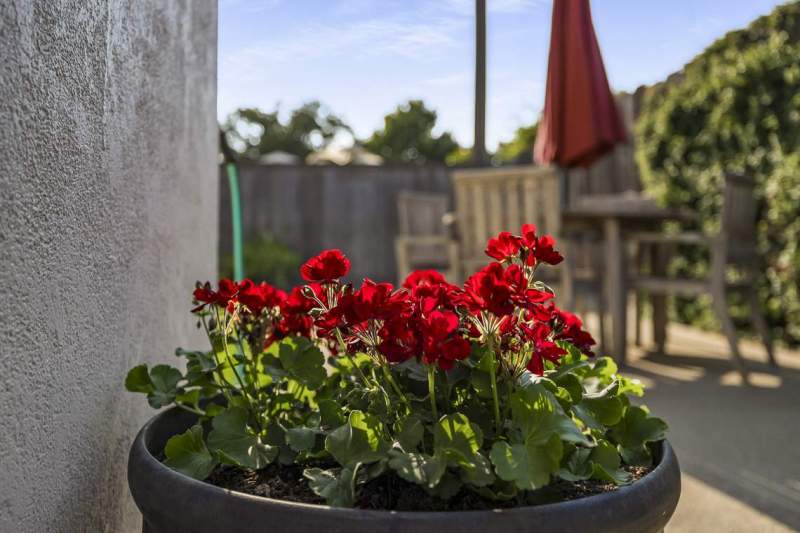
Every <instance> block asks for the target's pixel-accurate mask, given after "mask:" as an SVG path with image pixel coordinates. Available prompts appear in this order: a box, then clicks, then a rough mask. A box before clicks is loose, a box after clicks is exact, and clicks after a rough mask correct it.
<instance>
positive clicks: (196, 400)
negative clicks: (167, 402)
mask: <svg viewBox="0 0 800 533" xmlns="http://www.w3.org/2000/svg"><path fill="white" fill-rule="evenodd" d="M175 403H179V404H181V405H188V406H189V407H194V408H195V409H199V408H200V389H192V390H190V391H184V392H180V393H178V395H177V396H175Z"/></svg>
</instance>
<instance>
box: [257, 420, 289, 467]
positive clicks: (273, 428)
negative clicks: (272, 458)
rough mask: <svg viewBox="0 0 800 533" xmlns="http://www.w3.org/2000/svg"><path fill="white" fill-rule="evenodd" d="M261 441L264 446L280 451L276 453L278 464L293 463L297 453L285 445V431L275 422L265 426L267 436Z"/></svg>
mask: <svg viewBox="0 0 800 533" xmlns="http://www.w3.org/2000/svg"><path fill="white" fill-rule="evenodd" d="M263 441H264V443H265V444H267V445H269V446H273V447H275V448H277V449H278V450H280V451H279V452H278V462H279V463H280V464H282V465H290V464H293V463H294V460H295V458H296V457H297V452H296V451H294V450H293V449H292V447H291V446H289V445H288V444H286V429H285V428H284V427H283V426H282V425H280V424H279V423H278V422H276V421H275V420H273V421H272V422H270V423H269V425H268V426H267V435H266V437H264V439H263Z"/></svg>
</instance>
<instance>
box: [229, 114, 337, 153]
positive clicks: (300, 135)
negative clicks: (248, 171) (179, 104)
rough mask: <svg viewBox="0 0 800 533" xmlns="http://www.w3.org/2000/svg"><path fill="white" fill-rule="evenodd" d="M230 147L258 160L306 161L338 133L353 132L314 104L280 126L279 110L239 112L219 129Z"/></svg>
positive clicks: (292, 115)
mask: <svg viewBox="0 0 800 533" xmlns="http://www.w3.org/2000/svg"><path fill="white" fill-rule="evenodd" d="M222 129H223V131H224V132H225V135H226V137H227V140H228V142H229V144H230V146H231V147H232V148H233V149H234V150H236V151H237V152H238V153H239V154H240V155H241V156H242V157H245V158H248V159H258V158H259V157H261V156H262V155H264V154H268V153H270V152H274V151H282V152H287V153H290V154H294V155H296V156H298V157H300V158H303V159H304V158H305V157H306V156H307V155H308V154H310V153H311V152H313V151H315V150H318V149H320V148H323V147H325V146H326V145H327V144H328V143H329V142H330V141H331V140H333V138H334V137H335V136H336V135H337V134H338V133H342V132H344V133H350V134H352V130H351V129H350V127H349V126H348V125H347V124H345V123H344V122H343V121H342V119H340V118H339V117H338V116H336V115H334V114H333V113H331V112H330V111H328V110H327V109H326V108H325V107H324V106H323V105H322V104H320V103H319V102H317V101H313V102H308V103H305V104H303V105H302V106H300V107H298V108H297V109H295V110H294V111H292V113H291V115H290V117H289V119H288V121H287V122H285V123H283V122H281V120H280V117H279V116H278V110H277V109H276V110H274V111H271V112H264V111H261V110H260V109H256V108H246V109H238V110H237V111H235V112H233V113H231V115H230V116H229V117H228V119H227V120H226V121H225V124H224V125H223V126H222Z"/></svg>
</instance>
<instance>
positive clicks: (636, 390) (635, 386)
mask: <svg viewBox="0 0 800 533" xmlns="http://www.w3.org/2000/svg"><path fill="white" fill-rule="evenodd" d="M617 379H618V380H619V391H618V392H617V394H619V395H622V394H632V395H633V396H637V397H639V398H641V397H642V396H644V385H642V382H641V381H639V380H638V379H630V378H626V377H623V376H617Z"/></svg>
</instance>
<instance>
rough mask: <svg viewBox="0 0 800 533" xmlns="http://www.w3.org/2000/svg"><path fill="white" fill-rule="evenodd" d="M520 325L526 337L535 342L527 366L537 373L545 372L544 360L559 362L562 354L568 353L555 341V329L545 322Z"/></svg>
mask: <svg viewBox="0 0 800 533" xmlns="http://www.w3.org/2000/svg"><path fill="white" fill-rule="evenodd" d="M520 327H521V328H522V331H523V332H524V334H525V337H527V339H528V340H529V341H531V343H532V344H533V353H532V354H531V359H530V361H528V365H527V368H528V370H530V371H531V372H533V373H534V374H536V375H539V376H541V375H542V374H544V361H545V360H548V361H552V362H553V363H558V361H559V359H561V356H562V355H564V354H565V353H567V351H566V350H564V349H563V348H561V347H560V346H558V345H557V344H556V343H555V342H553V341H552V340H551V339H552V335H553V331H552V330H551V329H550V326H548V325H547V324H545V323H544V322H536V323H534V324H533V326H527V325H525V324H521V325H520Z"/></svg>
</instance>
